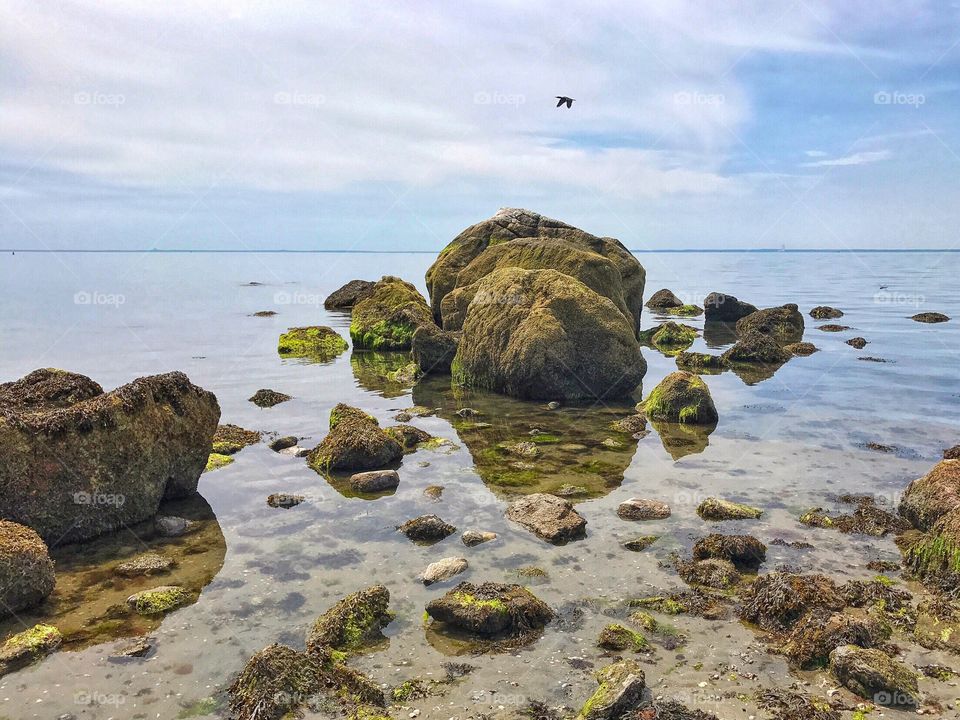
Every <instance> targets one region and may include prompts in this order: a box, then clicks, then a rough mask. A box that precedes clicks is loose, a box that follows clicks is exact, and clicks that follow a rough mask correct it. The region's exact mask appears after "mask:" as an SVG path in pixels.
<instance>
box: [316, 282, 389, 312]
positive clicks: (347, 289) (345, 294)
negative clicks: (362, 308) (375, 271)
mask: <svg viewBox="0 0 960 720" xmlns="http://www.w3.org/2000/svg"><path fill="white" fill-rule="evenodd" d="M375 286H376V283H375V282H371V281H370V280H351V281H350V282H348V283H347V284H346V285H343V286H341V287H339V288H337V289H336V290H334V291H333V292H332V293H330V294H329V295H328V296H327V299H326V300H324V301H323V307H324V308H325V309H327V310H350V309H351V308H353V306H354V305H356V304H357V303H358V302H360V301H361V300H363V299H364V298H368V297H370V295H372V294H373V289H374V287H375Z"/></svg>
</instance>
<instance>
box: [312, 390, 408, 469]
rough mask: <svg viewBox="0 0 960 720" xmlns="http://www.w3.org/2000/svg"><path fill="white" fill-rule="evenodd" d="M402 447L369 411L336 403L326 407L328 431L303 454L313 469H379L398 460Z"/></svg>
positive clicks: (401, 453)
mask: <svg viewBox="0 0 960 720" xmlns="http://www.w3.org/2000/svg"><path fill="white" fill-rule="evenodd" d="M402 455H403V447H402V446H401V445H400V443H398V442H397V440H396V439H395V438H393V437H391V436H390V435H389V434H388V433H386V432H385V431H384V430H382V429H381V428H380V424H379V423H378V422H377V420H376V418H374V417H373V416H372V415H368V414H367V413H365V412H363V410H360V409H358V408H354V407H350V406H349V405H345V404H344V403H338V404H337V406H336V407H334V408H333V410H331V411H330V431H329V432H328V433H327V436H326V437H325V438H324V439H323V440H322V441H321V442H320V444H319V445H317V446H316V447H315V448H314V449H313V450H311V451H310V454H309V455H307V464H308V465H309V466H310V467H312V468H313V469H314V470H316V471H317V472H321V473H325V472H330V471H334V470H350V471H356V470H380V469H383V468H385V467H386V466H388V465H390V464H391V463H393V462H396V461H397V460H399V459H400V458H401V457H402Z"/></svg>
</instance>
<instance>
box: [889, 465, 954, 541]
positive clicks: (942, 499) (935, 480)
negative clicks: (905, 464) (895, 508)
mask: <svg viewBox="0 0 960 720" xmlns="http://www.w3.org/2000/svg"><path fill="white" fill-rule="evenodd" d="M958 506H960V460H942V461H940V462H939V463H937V464H936V465H934V467H933V468H932V469H931V470H930V472H928V473H927V474H926V475H924V476H923V477H921V478H918V479H916V480H914V481H913V482H911V483H910V484H909V485H908V486H907V489H906V490H905V491H904V493H903V498H902V499H901V501H900V514H901V515H902V516H903V517H904V518H905V519H906V520H907V521H908V522H910V523H911V524H912V525H913V526H914V527H916V528H917V529H919V530H929V529H930V528H932V527H933V526H934V524H935V523H936V522H937V521H938V520H940V518H942V517H943V516H944V515H946V514H947V513H948V512H950V511H951V510H953V509H954V508H956V507H958Z"/></svg>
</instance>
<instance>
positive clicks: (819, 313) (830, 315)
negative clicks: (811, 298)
mask: <svg viewBox="0 0 960 720" xmlns="http://www.w3.org/2000/svg"><path fill="white" fill-rule="evenodd" d="M810 317H812V318H813V319H815V320H836V319H837V318H842V317H843V310H838V309H837V308H835V307H830V306H829V305H817V307H815V308H813V310H811V311H810Z"/></svg>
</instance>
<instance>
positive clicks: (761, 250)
mask: <svg viewBox="0 0 960 720" xmlns="http://www.w3.org/2000/svg"><path fill="white" fill-rule="evenodd" d="M627 251H628V252H631V253H633V254H636V255H650V254H655V253H858V252H862V253H957V252H960V248H654V249H646V250H640V249H635V248H627ZM18 252H19V253H44V254H54V255H55V254H60V253H63V254H66V253H103V254H111V253H117V254H119V253H124V254H135V253H152V254H178V253H213V254H221V253H237V254H258V253H261V254H283V253H292V254H322V253H329V254H333V253H340V254H344V255H435V254H437V252H439V251H437V250H295V249H289V248H280V249H268V248H258V249H255V250H238V249H233V248H212V249H207V248H204V249H192V248H170V249H165V250H161V249H158V248H149V249H143V248H138V249H123V248H107V249H91V248H69V249H50V248H0V253H11V254H14V253H18Z"/></svg>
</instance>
